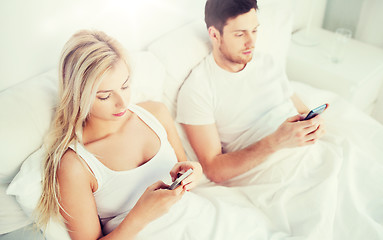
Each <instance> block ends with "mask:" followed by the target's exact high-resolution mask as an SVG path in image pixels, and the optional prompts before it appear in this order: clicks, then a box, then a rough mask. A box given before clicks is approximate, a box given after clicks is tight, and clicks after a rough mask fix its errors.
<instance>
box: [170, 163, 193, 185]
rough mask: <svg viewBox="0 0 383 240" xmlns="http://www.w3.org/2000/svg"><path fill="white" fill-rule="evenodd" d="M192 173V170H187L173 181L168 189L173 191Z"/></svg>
mask: <svg viewBox="0 0 383 240" xmlns="http://www.w3.org/2000/svg"><path fill="white" fill-rule="evenodd" d="M192 172H193V169H191V168H190V169H189V170H187V171H186V172H185V173H184V174H182V175H181V176H179V177H178V178H177V179H176V180H174V182H173V183H172V185H170V186H169V189H170V190H173V189H175V188H177V187H178V186H179V185H180V184H181V182H182V180H184V179H185V178H187V177H188V176H189V175H190V174H192Z"/></svg>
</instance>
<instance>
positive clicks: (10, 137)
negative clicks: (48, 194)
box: [0, 69, 57, 183]
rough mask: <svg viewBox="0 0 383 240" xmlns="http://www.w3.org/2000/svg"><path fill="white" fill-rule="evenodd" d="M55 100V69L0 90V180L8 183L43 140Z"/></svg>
mask: <svg viewBox="0 0 383 240" xmlns="http://www.w3.org/2000/svg"><path fill="white" fill-rule="evenodd" d="M56 101H57V70H56V69H52V70H51V71H49V72H47V73H44V74H42V75H39V76H37V77H34V78H32V79H30V80H27V81H24V82H21V83H19V84H17V85H15V86H13V87H11V88H8V89H5V90H4V91H2V92H0V109H1V112H0V121H1V124H2V129H1V131H0V141H1V142H0V159H1V161H0V183H9V182H11V180H12V178H13V177H14V176H15V175H16V173H17V171H18V170H19V168H20V165H21V163H22V162H23V161H24V160H25V159H26V158H27V157H28V155H30V154H31V153H32V152H33V151H35V150H36V149H37V148H38V147H39V146H40V145H41V144H42V141H43V137H44V135H45V134H46V132H47V130H48V128H49V125H50V122H51V119H52V115H53V110H54V108H55V105H56Z"/></svg>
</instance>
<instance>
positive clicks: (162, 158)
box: [70, 105, 177, 225]
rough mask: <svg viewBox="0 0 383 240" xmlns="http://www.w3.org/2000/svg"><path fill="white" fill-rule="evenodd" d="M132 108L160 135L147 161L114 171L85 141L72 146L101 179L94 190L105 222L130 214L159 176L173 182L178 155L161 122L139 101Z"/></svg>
mask: <svg viewBox="0 0 383 240" xmlns="http://www.w3.org/2000/svg"><path fill="white" fill-rule="evenodd" d="M128 108H129V110H131V111H132V112H134V113H136V114H137V116H138V117H139V118H140V119H141V120H142V121H144V122H145V123H146V124H147V125H148V126H149V127H150V128H151V129H152V130H153V131H154V132H155V133H156V134H157V135H158V137H159V139H160V143H161V146H160V149H159V150H158V152H157V154H156V155H155V156H154V157H153V158H152V159H150V160H149V161H148V162H146V163H145V164H143V165H141V166H139V167H137V168H134V169H130V170H127V171H114V170H111V169H110V168H108V167H106V166H105V165H104V164H102V163H101V162H100V161H99V160H98V159H97V158H96V157H95V156H94V155H93V154H92V153H90V152H88V151H87V150H86V149H85V147H84V146H83V145H82V144H79V143H76V144H72V145H71V146H70V148H71V149H73V151H75V152H76V153H77V154H78V155H79V156H80V157H81V158H82V159H83V160H84V161H85V162H86V163H87V164H88V166H89V168H90V169H91V170H92V172H93V173H94V176H95V178H96V180H97V183H98V189H97V191H96V192H94V193H93V194H94V197H95V200H96V205H97V212H98V215H99V217H100V220H101V223H102V225H105V224H106V223H107V222H108V221H110V220H111V219H113V218H114V217H115V216H118V215H121V214H123V215H125V214H127V213H128V212H129V211H130V210H131V209H132V208H133V207H134V205H135V204H136V202H137V201H138V199H139V198H140V197H141V195H142V194H143V193H144V191H145V190H146V188H147V187H148V186H150V185H151V184H153V183H155V182H157V181H158V180H162V181H164V182H168V183H169V182H170V174H169V172H170V170H171V169H172V167H173V166H174V164H175V163H177V158H176V155H175V153H174V150H173V148H172V146H171V145H170V143H169V142H168V139H167V134H166V130H165V129H164V127H163V126H162V125H161V123H160V122H159V121H158V120H157V119H156V118H155V117H154V116H153V115H152V114H151V113H149V112H148V111H146V110H145V109H143V108H141V107H139V106H137V105H130V106H129V107H128Z"/></svg>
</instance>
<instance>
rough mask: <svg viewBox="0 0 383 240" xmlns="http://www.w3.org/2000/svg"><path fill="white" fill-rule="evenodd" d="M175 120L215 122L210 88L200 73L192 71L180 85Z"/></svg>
mask: <svg viewBox="0 0 383 240" xmlns="http://www.w3.org/2000/svg"><path fill="white" fill-rule="evenodd" d="M176 121H177V122H179V123H183V124H190V125H205V124H213V123H215V119H214V112H213V97H212V92H211V88H210V87H209V84H208V82H207V79H206V78H204V77H203V76H201V74H195V73H193V72H192V73H191V74H190V76H189V77H188V78H187V79H186V80H185V83H184V84H183V86H182V87H181V89H180V91H179V93H178V98H177V117H176Z"/></svg>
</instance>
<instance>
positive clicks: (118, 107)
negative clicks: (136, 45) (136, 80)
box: [90, 60, 130, 121]
mask: <svg viewBox="0 0 383 240" xmlns="http://www.w3.org/2000/svg"><path fill="white" fill-rule="evenodd" d="M129 101H130V79H129V71H128V67H127V66H126V64H125V62H124V61H123V60H119V61H118V62H117V63H116V64H115V65H114V66H113V68H112V69H111V70H110V71H109V72H108V73H107V74H106V75H105V77H104V80H103V81H102V82H101V84H100V86H99V87H98V89H97V93H96V99H95V100H94V103H93V105H92V108H91V110H90V117H91V118H97V119H100V120H106V121H110V120H111V121H115V120H120V119H122V118H124V116H126V113H127V107H128V105H129Z"/></svg>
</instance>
